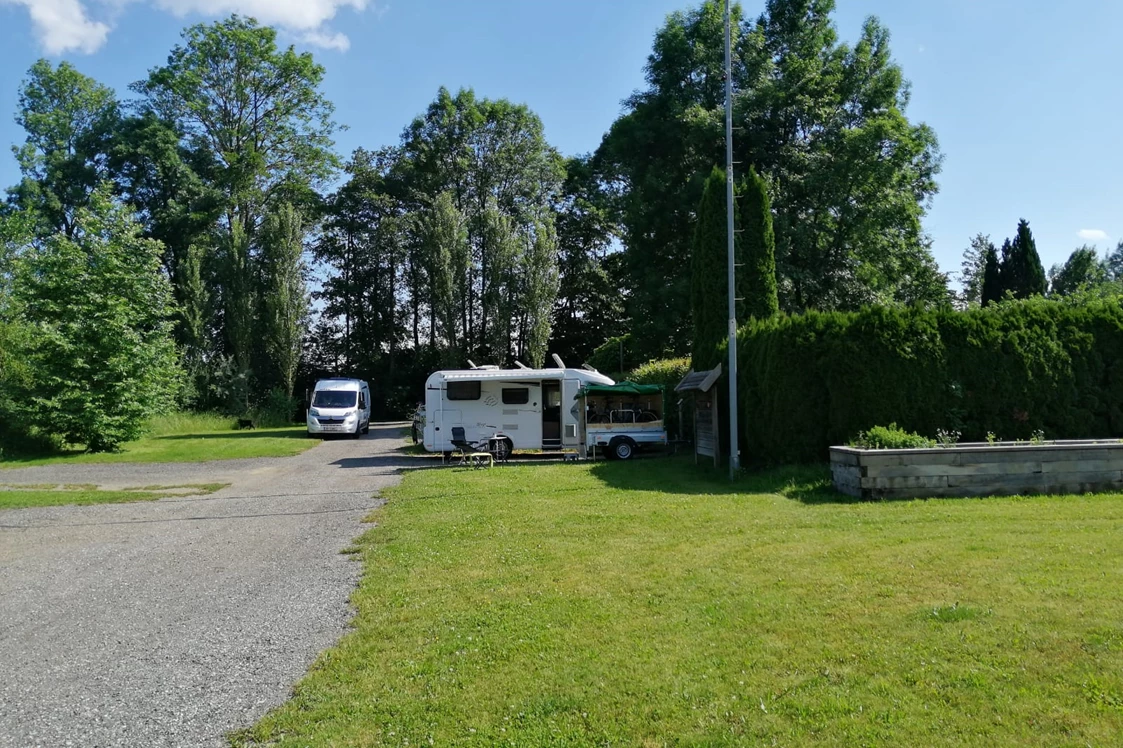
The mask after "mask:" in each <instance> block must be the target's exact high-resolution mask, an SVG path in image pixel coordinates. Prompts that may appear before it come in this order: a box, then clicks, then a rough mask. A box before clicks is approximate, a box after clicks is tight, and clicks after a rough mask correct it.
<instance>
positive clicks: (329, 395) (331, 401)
mask: <svg viewBox="0 0 1123 748" xmlns="http://www.w3.org/2000/svg"><path fill="white" fill-rule="evenodd" d="M358 394H359V393H357V392H355V391H354V390H351V391H348V390H316V394H314V395H312V407H313V408H354V407H355V399H356V398H357V397H358Z"/></svg>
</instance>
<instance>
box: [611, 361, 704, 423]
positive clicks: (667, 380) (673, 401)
mask: <svg viewBox="0 0 1123 748" xmlns="http://www.w3.org/2000/svg"><path fill="white" fill-rule="evenodd" d="M689 371H690V359H689V358H686V357H683V358H666V359H662V360H660V361H648V362H647V363H646V364H642V365H641V366H638V367H636V368H635V369H633V370H632V371H631V372H630V373H629V374H628V376H627V377H625V378H626V379H629V380H631V381H633V382H636V383H638V384H661V385H663V394H664V399H665V402H664V405H665V406H666V413H664V415H663V422H664V423H665V424H666V426H667V433H668V434H670V435H672V436H679V437H682V436H683V434H682V433H681V431H680V429H679V425H680V424H679V420H678V405H677V403H678V397H677V396H676V395H675V386H677V385H678V383H679V382H681V381H682V378H683V377H685V376H686V375H687V373H688V372H689Z"/></svg>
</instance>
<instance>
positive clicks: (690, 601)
mask: <svg viewBox="0 0 1123 748" xmlns="http://www.w3.org/2000/svg"><path fill="white" fill-rule="evenodd" d="M374 519H376V520H377V522H378V525H377V526H376V527H374V528H373V529H371V530H369V531H368V532H367V533H365V534H364V535H363V536H362V538H361V539H360V540H359V541H358V543H357V548H358V550H359V554H358V555H359V557H361V558H362V561H363V564H364V575H363V579H362V582H361V584H360V587H359V589H358V590H357V591H356V593H355V594H354V596H353V602H354V604H355V606H356V609H357V614H356V617H355V619H354V626H355V629H354V631H353V632H352V633H350V634H348V635H347V636H346V637H345V638H344V639H343V640H342V641H341V643H340V644H339V645H338V646H337V647H335V648H334V649H331V650H329V651H328V652H326V653H325V654H324V655H322V656H321V658H320V660H319V661H318V663H317V664H316V665H315V666H314V668H313V670H312V672H311V673H310V674H309V675H308V676H307V677H306V678H305V679H304V680H303V681H302V682H301V683H300V684H299V685H298V687H297V688H296V691H295V696H294V698H293V699H292V700H291V701H290V702H288V703H287V704H285V705H284V706H282V707H281V708H279V709H278V710H276V711H274V712H273V713H271V714H269V715H268V716H267V717H266V718H265V719H264V720H262V721H261V722H260V723H259V724H258V725H257V726H255V727H254V728H252V729H250V730H247V731H244V732H241V733H238V734H236V735H235V736H233V738H232V739H233V741H234V743H235V744H256V742H261V743H267V744H269V745H274V744H277V745H284V746H287V745H293V746H305V745H310V746H345V745H362V746H374V745H401V746H404V745H410V746H419V745H440V746H448V745H454V746H493V745H509V746H544V745H550V746H602V745H612V746H615V745H622V746H632V745H638V746H661V745H705V746H724V745H729V746H732V745H773V744H775V745H817V744H831V745H856V746H857V745H875V746H879V745H980V746H982V745H1013V744H1018V745H1109V744H1116V743H1117V741H1118V738H1119V735H1121V734H1123V595H1121V594H1120V590H1121V589H1123V542H1120V538H1123V498H1121V497H1119V496H1080V497H1062V498H1057V497H1052V498H1049V497H1044V498H1001V499H985V500H967V499H963V500H931V501H913V502H891V503H853V502H851V501H850V500H849V499H846V498H844V497H841V496H838V495H836V494H834V493H833V492H832V491H830V490H829V488H828V487H827V478H826V471H825V470H821V469H796V470H788V471H776V472H770V473H767V474H762V475H755V476H752V477H749V478H746V479H744V480H743V481H741V482H740V483H738V484H737V485H736V486H735V488H734V487H731V485H730V484H729V483H728V482H727V481H725V480H723V479H722V478H720V477H718V476H717V475H715V474H713V473H702V472H699V471H698V469H696V468H694V467H693V466H692V465H690V464H689V463H686V462H684V461H681V460H665V461H652V460H645V461H640V462H635V463H630V464H629V463H623V464H621V463H608V464H597V465H588V464H582V465H558V464H553V465H527V466H508V467H503V468H496V469H493V470H486V471H468V470H455V469H441V470H423V471H417V472H415V473H411V474H409V475H407V476H406V478H405V480H404V481H403V483H402V485H401V486H400V487H398V488H397V489H395V490H393V491H392V492H390V493H389V502H388V503H387V505H386V506H385V507H384V508H383V509H382V510H380V511H379V512H378V513H377V514H376V515H375V517H374Z"/></svg>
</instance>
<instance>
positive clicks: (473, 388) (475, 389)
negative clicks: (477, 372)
mask: <svg viewBox="0 0 1123 748" xmlns="http://www.w3.org/2000/svg"><path fill="white" fill-rule="evenodd" d="M447 395H448V399H449V400H479V399H480V383H479V382H449V383H448V390H447Z"/></svg>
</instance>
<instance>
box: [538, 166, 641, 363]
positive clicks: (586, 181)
mask: <svg viewBox="0 0 1123 748" xmlns="http://www.w3.org/2000/svg"><path fill="white" fill-rule="evenodd" d="M609 203H610V201H609V199H608V197H607V195H606V194H605V192H604V191H603V190H602V189H601V188H600V184H599V182H598V181H597V179H596V173H595V170H594V168H593V165H592V163H591V160H590V159H589V157H587V156H583V157H579V158H572V159H569V161H567V162H566V178H565V183H564V185H563V187H562V198H561V204H560V205H559V206H558V213H557V217H556V219H555V226H556V229H557V237H558V270H559V273H560V280H559V285H558V300H557V303H556V305H555V307H554V324H553V331H552V333H551V337H550V343H549V345H548V346H547V348H548V350H549V351H552V352H554V353H557V354H558V355H559V356H561V358H562V359H563V360H565V361H567V362H569V361H573V362H578V363H580V362H586V361H588V360H589V357H590V356H591V355H592V354H593V351H594V350H595V349H596V348H597V346H599V345H600V344H601V343H602V342H604V341H605V340H607V339H608V338H610V337H612V336H613V335H616V334H618V333H619V332H620V329H621V327H622V326H623V323H624V309H623V298H624V293H625V284H624V282H623V278H622V277H621V276H622V275H623V273H622V270H621V262H620V261H621V259H622V254H621V253H620V252H614V251H613V246H612V243H613V240H614V239H615V238H617V235H618V233H619V227H618V225H617V223H616V220H615V216H614V214H613V211H612V209H611V206H610V204H609Z"/></svg>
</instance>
